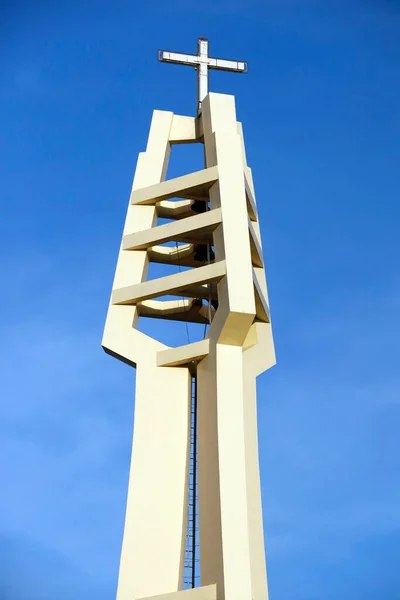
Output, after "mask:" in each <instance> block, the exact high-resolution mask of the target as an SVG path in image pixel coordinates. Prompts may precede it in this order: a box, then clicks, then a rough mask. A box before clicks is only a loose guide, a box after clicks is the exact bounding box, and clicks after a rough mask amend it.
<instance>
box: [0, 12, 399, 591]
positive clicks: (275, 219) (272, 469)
mask: <svg viewBox="0 0 400 600" xmlns="http://www.w3.org/2000/svg"><path fill="white" fill-rule="evenodd" d="M0 12H1V14H0V27H1V35H0V120H1V136H0V186H1V188H0V189H1V208H2V216H1V220H0V230H1V236H0V239H1V242H0V243H1V245H2V252H1V259H0V270H1V280H2V284H3V287H2V290H3V291H2V294H1V300H0V306H1V311H0V328H1V337H2V343H1V350H0V352H1V363H0V364H1V389H2V393H1V394H0V396H1V404H2V407H1V419H0V423H1V424H0V438H1V468H2V490H1V493H0V597H1V598H2V599H4V600H54V599H56V598H57V600H76V599H78V598H87V599H90V600H91V599H92V598H96V600H112V599H113V598H114V595H115V590H116V581H117V573H118V561H119V553H120V546H121V539H122V530H123V519H124V510H125V499H126V489H127V477H128V466H129V459H130V445H131V432H132V415H133V386H134V371H133V370H132V369H130V368H129V367H127V366H126V365H123V364H120V363H118V362H117V361H115V360H113V359H111V358H110V357H108V356H106V355H105V354H104V353H103V351H102V350H101V348H100V340H101V335H102V328H103V324H104V317H105V313H106V308H107V303H108V298H109V293H110V289H111V284H112V278H113V271H114V267H115V261H116V257H117V251H118V247H119V243H120V236H121V231H122V225H123V219H124V215H125V211H126V206H127V201H128V196H129V192H130V186H131V181H132V176H133V172H134V168H135V163H136V157H137V154H138V152H140V151H142V150H144V148H145V143H146V137H147V132H148V127H149V123H150V118H151V112H152V110H153V109H154V108H157V109H166V110H172V111H174V112H176V113H179V114H193V112H194V107H195V90H196V87H195V73H194V72H193V71H192V70H191V69H187V68H183V67H176V66H171V65H163V64H160V63H158V62H157V60H156V50H157V49H158V48H164V49H170V50H178V51H183V52H194V51H195V49H196V40H197V38H198V37H199V36H201V35H203V36H206V37H208V38H209V39H210V42H211V53H212V54H214V55H217V56H219V57H222V58H225V57H227V58H237V59H245V60H248V61H249V64H250V71H249V74H248V75H247V76H243V75H240V76H239V75H233V74H226V73H215V72H214V73H213V74H212V77H211V88H212V90H213V91H217V92H224V93H228V94H235V95H236V97H237V111H238V118H239V119H240V120H241V121H243V123H244V129H245V136H246V143H247V153H248V160H249V163H250V165H251V166H252V168H253V174H254V179H255V185H256V192H257V201H258V206H259V212H260V218H261V225H262V232H263V244H264V254H265V257H266V262H267V275H268V282H269V292H270V301H271V310H272V317H273V325H274V334H275V341H276V350H277V359H278V364H277V366H276V367H274V368H273V369H272V370H271V371H270V372H268V373H267V374H264V375H263V376H262V377H261V379H260V382H259V432H260V459H261V479H262V491H263V506H264V526H265V532H266V549H267V562H268V572H269V587H270V597H271V600H334V599H335V600H336V599H337V598H341V600H359V599H360V600H361V599H362V600H372V599H374V600H375V599H377V598H378V599H380V598H382V600H397V599H398V598H400V571H399V568H398V559H399V555H400V483H399V479H400V451H399V450H400V447H399V446H400V444H399V427H400V369H399V362H400V342H399V334H400V327H399V302H400V275H399V250H400V243H399V218H400V208H399V188H400V185H399V184H400V170H399V159H400V117H399V112H400V111H399V107H400V3H399V1H398V0H392V1H389V0H387V1H385V0H359V1H357V0H343V1H335V0H319V1H311V0H297V1H296V0H279V1H278V0H247V1H244V0H229V1H228V0H202V1H200V2H188V1H183V0H177V1H174V0H169V1H168V2H161V1H159V0H152V1H149V0H147V1H146V0H142V1H141V2H139V1H137V0H131V1H125V2H123V1H120V0H114V2H105V1H104V0H98V1H96V2H90V1H85V0H83V1H81V2H79V1H77V0H70V1H69V2H63V1H60V2H44V1H37V2H28V1H27V0H26V1H25V2H21V1H18V0H14V1H13V2H11V0H8V1H7V0H5V1H4V2H3V3H2V5H1V9H0ZM196 160H197V157H196V156H195V155H194V154H193V153H191V152H188V153H185V152H183V151H180V150H178V149H177V150H176V153H174V155H173V157H172V163H171V171H170V174H172V175H176V174H179V173H185V172H188V171H190V170H192V168H195V167H196V165H195V164H194V163H195V162H196ZM161 333H162V335H163V336H164V338H165V340H166V341H167V342H169V343H171V344H176V345H179V344H180V343H184V342H185V336H186V333H185V328H184V325H183V324H178V325H177V326H176V328H175V330H168V331H167V330H162V331H161ZM154 476H156V473H155V474H154ZM154 552H155V553H156V552H157V540H154ZM154 575H155V576H156V574H154Z"/></svg>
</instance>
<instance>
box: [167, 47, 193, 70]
mask: <svg viewBox="0 0 400 600" xmlns="http://www.w3.org/2000/svg"><path fill="white" fill-rule="evenodd" d="M158 60H159V61H160V62H169V63H174V64H175V65H187V66H189V67H196V66H197V65H198V64H199V59H198V56H196V55H195V54H181V53H180V52H165V51H164V50H159V51H158Z"/></svg>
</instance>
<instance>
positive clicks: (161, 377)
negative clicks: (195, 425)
mask: <svg viewBox="0 0 400 600" xmlns="http://www.w3.org/2000/svg"><path fill="white" fill-rule="evenodd" d="M172 123H173V114H172V113H168V112H161V111H154V114H153V119H152V124H151V129H150V134H149V140H148V144H147V149H146V152H144V153H141V154H140V155H139V159H138V165H137V169H136V173H135V178H134V183H133V186H132V193H134V192H135V190H136V189H141V188H144V187H146V186H149V185H151V184H155V183H159V182H160V181H163V180H164V179H165V175H166V170H167V165H168V158H169V150H170V144H169V136H170V131H171V126H172ZM156 219H157V216H156V211H155V207H154V206H137V205H134V204H132V203H131V202H130V203H129V206H128V211H127V218H126V222H125V228H124V233H129V234H131V233H132V232H135V231H141V230H144V229H146V228H149V227H152V226H154V225H155V223H156ZM147 269H148V256H147V252H146V250H144V251H135V252H126V251H124V250H123V247H122V244H121V249H120V253H119V257H118V262H117V268H116V273H115V279H114V284H113V288H114V289H115V288H119V287H123V286H126V285H129V284H132V283H139V282H142V281H144V280H146V278H147ZM136 325H137V307H136V306H135V305H117V304H113V303H112V302H110V306H109V309H108V314H107V321H106V326H105V330H104V337H103V342H102V344H103V347H104V349H105V350H106V352H108V353H110V354H112V355H113V356H116V357H118V358H119V359H121V360H123V361H124V362H127V363H129V364H132V365H135V366H137V376H136V393H135V415H134V436H133V446H132V459H131V468H130V475H129V488H128V498H127V507H126V519H125V527H124V537H123V545H122V552H121V561H120V570H119V579H118V592H117V599H118V600H134V599H135V598H141V597H145V596H153V595H156V594H161V593H166V592H174V591H177V590H179V589H180V588H181V586H182V579H183V561H184V549H185V533H186V513H187V480H188V462H189V461H188V452H189V440H190V437H189V427H190V413H189V410H190V404H189V402H190V391H191V390H190V384H191V378H190V374H189V370H188V369H187V368H185V367H182V368H180V369H174V368H168V367H157V352H158V351H159V350H163V349H165V348H166V346H165V345H163V344H161V343H160V342H158V341H156V340H153V339H151V338H149V337H148V336H146V335H144V334H142V333H141V332H139V331H137V330H136V328H135V327H136Z"/></svg>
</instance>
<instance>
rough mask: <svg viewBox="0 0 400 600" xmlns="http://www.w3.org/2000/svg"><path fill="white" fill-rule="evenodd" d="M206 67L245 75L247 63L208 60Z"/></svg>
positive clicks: (216, 59) (221, 59)
mask: <svg viewBox="0 0 400 600" xmlns="http://www.w3.org/2000/svg"><path fill="white" fill-rule="evenodd" d="M208 66H209V67H210V69H216V70H219V71H236V72H238V73H247V71H248V70H249V68H248V64H247V62H244V61H237V60H225V59H223V58H209V59H208Z"/></svg>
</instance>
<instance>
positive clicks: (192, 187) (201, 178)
mask: <svg viewBox="0 0 400 600" xmlns="http://www.w3.org/2000/svg"><path fill="white" fill-rule="evenodd" d="M217 180H218V167H210V168H209V169H202V170H201V171H196V172H194V173H189V174H188V175H183V176H182V177H176V178H175V179H168V180H167V181H162V182H161V183H156V184H155V185H150V186H148V187H145V188H140V189H138V190H134V191H133V192H132V193H131V200H130V202H131V204H143V205H148V204H150V205H152V204H156V203H157V202H160V200H168V198H190V199H193V200H196V199H200V200H205V199H207V198H208V190H209V189H210V187H211V186H212V185H213V184H214V183H215V182H216V181H217Z"/></svg>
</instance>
